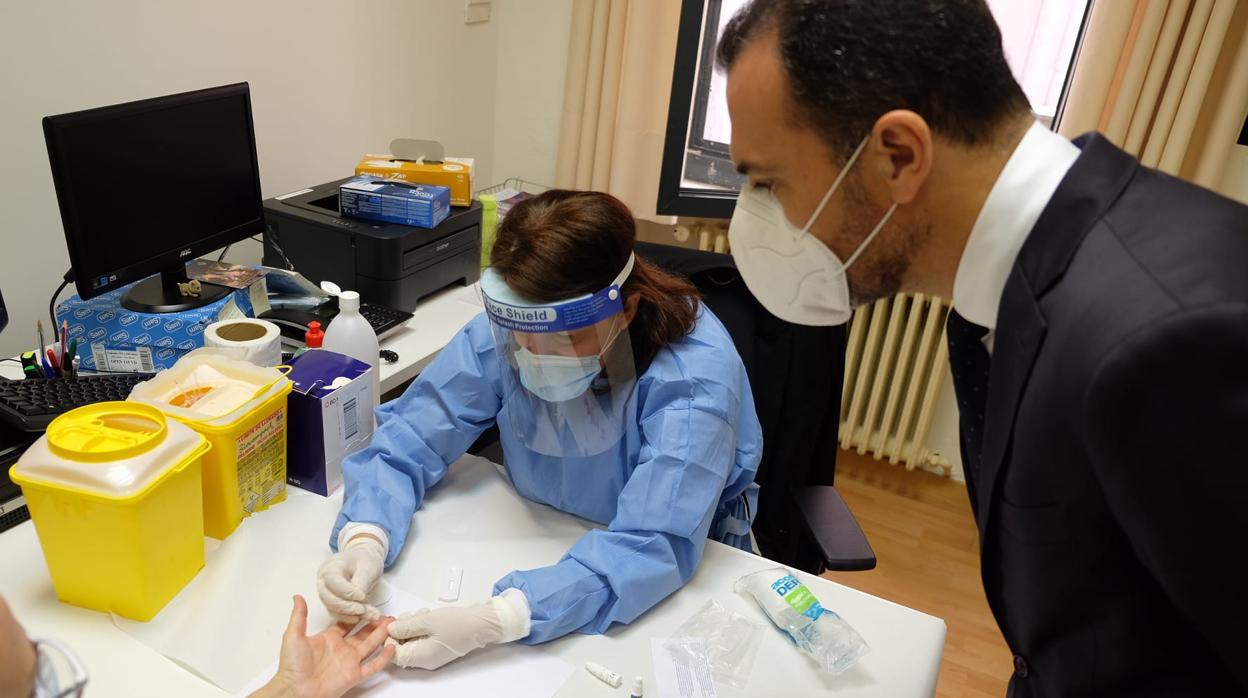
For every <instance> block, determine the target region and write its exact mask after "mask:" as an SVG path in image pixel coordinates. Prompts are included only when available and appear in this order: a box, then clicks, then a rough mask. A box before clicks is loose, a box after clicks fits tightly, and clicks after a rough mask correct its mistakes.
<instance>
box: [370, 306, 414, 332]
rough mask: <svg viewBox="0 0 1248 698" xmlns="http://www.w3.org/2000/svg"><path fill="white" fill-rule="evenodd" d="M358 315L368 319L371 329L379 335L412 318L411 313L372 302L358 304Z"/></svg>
mask: <svg viewBox="0 0 1248 698" xmlns="http://www.w3.org/2000/svg"><path fill="white" fill-rule="evenodd" d="M360 315H363V316H364V319H365V320H368V324H370V325H372V326H373V331H374V332H376V333H377V336H378V337H380V336H382V335H383V334H385V333H387V332H389V331H390V330H392V329H394V328H396V327H398V326H399V325H402V324H403V323H405V322H407V321H408V320H411V319H412V317H413V316H412V314H411V313H408V312H405V311H402V310H399V309H397V308H390V307H387V306H384V305H373V304H372V303H361V304H360Z"/></svg>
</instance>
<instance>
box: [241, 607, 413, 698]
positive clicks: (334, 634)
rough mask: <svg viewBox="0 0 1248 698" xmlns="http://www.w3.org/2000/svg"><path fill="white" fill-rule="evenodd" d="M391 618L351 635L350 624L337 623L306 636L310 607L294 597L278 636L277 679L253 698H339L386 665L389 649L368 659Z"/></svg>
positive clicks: (382, 640)
mask: <svg viewBox="0 0 1248 698" xmlns="http://www.w3.org/2000/svg"><path fill="white" fill-rule="evenodd" d="M393 620H394V619H393V618H382V619H379V620H377V621H374V622H372V623H369V624H368V625H365V626H364V627H362V628H360V631H359V632H358V633H356V634H354V635H348V634H349V633H350V632H351V628H352V627H354V626H353V624H351V623H338V624H336V625H332V626H330V627H329V628H326V629H325V630H324V631H322V632H320V633H317V634H316V635H311V636H309V635H308V634H307V632H308V603H307V602H306V601H304V599H303V597H302V596H295V608H294V610H293V611H291V614H290V625H288V626H287V627H286V633H285V634H284V635H283V636H282V657H281V660H280V661H279V662H278V667H277V675H275V676H274V677H273V680H271V681H269V683H268V684H266V685H265V686H264V688H261V689H260V690H259V691H256V692H255V693H253V694H252V698H276V697H280V698H339V696H341V695H343V694H344V693H346V692H347V691H349V690H351V689H352V688H354V687H355V686H356V685H358V684H359V683H361V682H362V681H364V680H365V679H367V678H369V677H370V676H372V675H373V674H376V673H377V672H379V671H381V670H382V669H384V668H385V667H386V665H387V664H389V663H390V660H391V659H392V658H393V657H394V648H393V647H385V648H384V649H382V651H381V653H380V654H378V655H377V656H376V657H373V658H372V659H371V660H369V659H368V658H369V657H370V656H372V654H373V653H374V652H376V651H377V649H378V648H380V647H382V645H383V644H384V643H385V641H386V638H387V637H389V633H388V629H389V627H390V622H391V621H393ZM366 660H368V661H366Z"/></svg>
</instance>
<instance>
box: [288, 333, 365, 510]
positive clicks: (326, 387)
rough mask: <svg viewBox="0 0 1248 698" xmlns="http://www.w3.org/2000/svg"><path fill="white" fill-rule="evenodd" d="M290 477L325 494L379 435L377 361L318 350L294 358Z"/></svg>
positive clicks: (289, 448)
mask: <svg viewBox="0 0 1248 698" xmlns="http://www.w3.org/2000/svg"><path fill="white" fill-rule="evenodd" d="M290 366H291V369H290V373H288V374H286V377H287V378H289V379H290V380H291V382H293V383H294V384H295V385H294V389H293V390H291V391H290V396H289V397H288V398H287V408H288V414H289V415H290V421H289V423H288V424H289V428H290V432H289V438H287V439H286V444H287V446H286V448H287V451H286V482H287V483H288V484H291V485H294V486H295V487H299V488H301V489H305V490H307V491H309V492H314V493H316V494H319V495H321V496H322V497H328V496H329V493H330V492H333V491H334V490H335V489H337V488H338V486H339V485H341V484H342V461H343V459H345V458H346V457H347V456H349V455H351V454H352V453H355V452H356V451H358V450H360V449H361V448H364V447H365V446H367V445H368V442H369V441H371V440H372V438H373V371H375V370H377V369H375V368H373V367H372V366H369V365H368V364H366V363H364V362H363V361H359V360H358V359H353V358H351V357H350V356H344V355H342V354H339V353H336V352H332V351H327V350H324V349H314V350H312V351H307V352H304V353H303V354H300V355H299V356H298V357H296V358H294V359H292V360H291V362H290Z"/></svg>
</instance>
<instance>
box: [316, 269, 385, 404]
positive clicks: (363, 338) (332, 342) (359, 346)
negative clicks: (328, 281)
mask: <svg viewBox="0 0 1248 698" xmlns="http://www.w3.org/2000/svg"><path fill="white" fill-rule="evenodd" d="M321 348H322V349H326V350H329V351H336V352H338V353H339V354H346V355H347V356H350V357H351V358H353V359H359V360H360V361H363V362H364V363H366V364H368V365H369V366H372V367H373V407H376V406H377V405H379V404H381V376H380V372H381V368H380V366H379V364H380V363H381V345H380V344H378V342H377V333H376V332H374V331H373V326H372V325H370V324H368V320H365V319H364V316H363V315H360V294H359V293H356V292H355V291H343V292H342V293H341V294H339V296H338V314H337V315H335V316H334V319H333V320H331V321H330V323H329V327H327V328H325V341H324V342H323V343H322V344H321Z"/></svg>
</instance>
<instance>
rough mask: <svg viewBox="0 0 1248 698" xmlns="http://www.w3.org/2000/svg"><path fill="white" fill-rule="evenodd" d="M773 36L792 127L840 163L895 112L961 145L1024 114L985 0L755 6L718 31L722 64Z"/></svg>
mask: <svg viewBox="0 0 1248 698" xmlns="http://www.w3.org/2000/svg"><path fill="white" fill-rule="evenodd" d="M772 30H774V31H775V32H776V34H777V37H778V42H779V52H780V60H781V65H782V66H783V68H784V73H785V76H786V77H787V78H788V82H789V86H790V90H791V97H792V100H793V107H795V116H796V118H797V121H798V122H799V123H802V124H806V125H810V126H813V127H814V128H816V129H818V130H819V131H821V132H822V133H823V135H824V137H825V139H826V140H827V142H828V144H829V145H830V146H832V149H833V151H834V152H836V153H837V154H838V155H840V156H848V155H849V153H850V152H852V151H853V149H854V148H855V147H856V146H857V145H858V143H859V142H861V141H862V139H863V138H864V137H865V136H866V135H867V134H868V133H869V132H870V130H871V127H872V126H873V125H874V124H875V120H876V119H878V118H879V117H880V116H882V115H884V114H885V113H886V112H889V111H891V110H893V109H909V110H910V111H913V112H915V113H917V114H919V115H920V116H922V117H923V118H924V119H925V120H926V121H927V123H928V124H929V125H930V126H931V127H932V129H933V130H934V131H935V132H936V133H938V134H940V135H943V136H944V137H946V138H949V139H951V140H953V141H955V142H958V143H962V144H965V145H981V144H984V143H989V142H991V141H992V140H993V138H994V136H996V135H998V134H997V129H998V127H999V126H1001V125H1002V124H1003V123H1004V122H1006V121H1007V120H1008V119H1009V118H1010V117H1013V116H1017V115H1020V114H1024V113H1026V112H1027V111H1028V110H1029V109H1030V107H1029V105H1028V102H1027V97H1026V96H1025V95H1024V94H1023V91H1022V88H1020V87H1019V86H1018V83H1017V82H1016V81H1015V80H1014V76H1013V74H1012V73H1011V72H1010V66H1009V64H1008V63H1006V61H1005V54H1004V52H1003V51H1002V48H1001V32H1000V30H998V29H997V23H996V21H995V20H994V19H993V17H992V13H991V12H990V11H989V9H988V6H987V4H985V2H984V0H752V2H750V4H749V5H747V6H745V7H743V8H742V9H741V11H740V12H738V13H737V14H736V16H734V17H733V18H732V20H731V21H730V22H729V23H728V25H727V27H725V29H724V33H723V36H722V37H721V38H720V41H719V46H718V48H717V57H716V58H717V63H718V65H719V67H720V68H721V69H725V70H726V69H728V68H730V67H732V64H733V63H734V62H735V61H736V59H737V57H738V56H739V55H740V53H741V50H742V48H744V47H745V45H746V44H748V43H749V42H750V41H751V40H753V39H755V38H757V37H758V36H759V35H762V34H765V33H767V32H769V31H772Z"/></svg>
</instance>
